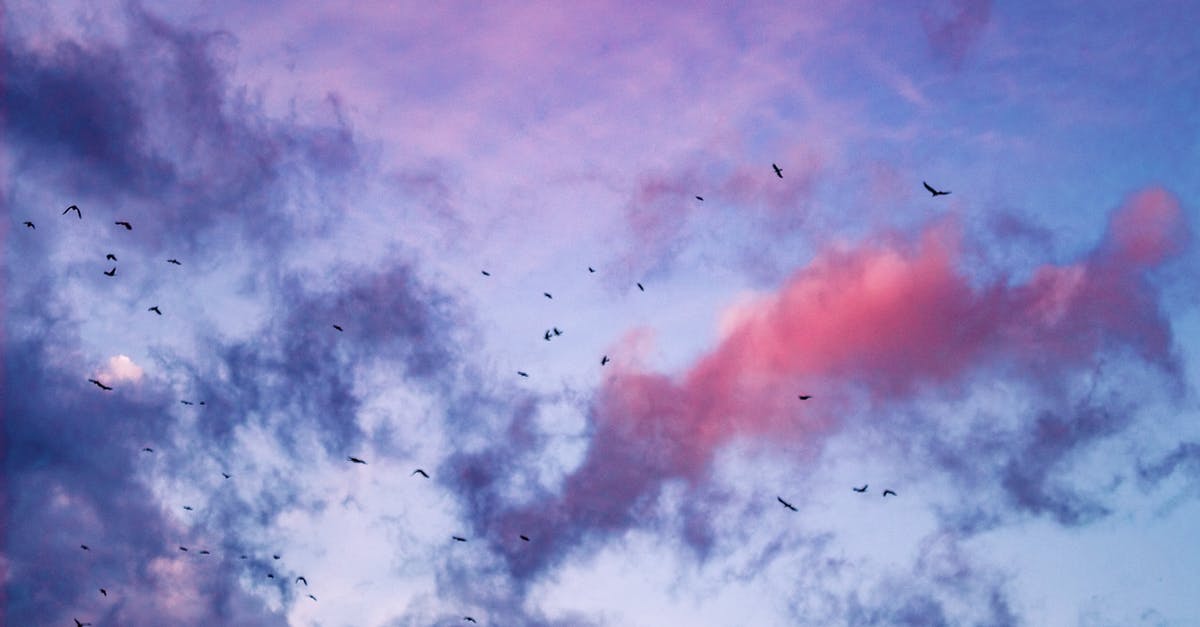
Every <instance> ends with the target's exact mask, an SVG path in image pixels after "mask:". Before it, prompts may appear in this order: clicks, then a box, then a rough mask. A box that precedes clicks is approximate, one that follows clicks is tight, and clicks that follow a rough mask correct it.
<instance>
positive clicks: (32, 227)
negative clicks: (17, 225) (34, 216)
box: [25, 220, 37, 231]
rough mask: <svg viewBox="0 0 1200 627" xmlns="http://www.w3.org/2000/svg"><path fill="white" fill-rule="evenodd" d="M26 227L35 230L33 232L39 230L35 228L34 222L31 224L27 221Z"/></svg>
mask: <svg viewBox="0 0 1200 627" xmlns="http://www.w3.org/2000/svg"><path fill="white" fill-rule="evenodd" d="M25 226H27V227H29V228H31V229H33V230H35V231H36V230H37V227H36V226H34V225H33V223H32V222H30V221H29V220H26V221H25Z"/></svg>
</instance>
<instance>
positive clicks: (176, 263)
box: [167, 259, 183, 266]
mask: <svg viewBox="0 0 1200 627" xmlns="http://www.w3.org/2000/svg"><path fill="white" fill-rule="evenodd" d="M167 263H173V264H175V265H177V266H182V265H183V264H182V263H179V260H178V259H168V260H167Z"/></svg>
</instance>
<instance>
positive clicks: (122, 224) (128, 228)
mask: <svg viewBox="0 0 1200 627" xmlns="http://www.w3.org/2000/svg"><path fill="white" fill-rule="evenodd" d="M113 224H115V225H117V226H123V227H125V230H126V231H132V230H133V225H132V224H130V223H128V222H124V221H121V220H118V221H116V222H113Z"/></svg>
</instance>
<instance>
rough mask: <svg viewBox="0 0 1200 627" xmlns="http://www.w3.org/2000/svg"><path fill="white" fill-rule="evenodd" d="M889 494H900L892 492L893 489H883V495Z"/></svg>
mask: <svg viewBox="0 0 1200 627" xmlns="http://www.w3.org/2000/svg"><path fill="white" fill-rule="evenodd" d="M889 494H890V495H892V496H898V495H897V494H896V493H895V492H892V491H891V490H884V491H883V495H884V496H885V497H886V496H887V495H889Z"/></svg>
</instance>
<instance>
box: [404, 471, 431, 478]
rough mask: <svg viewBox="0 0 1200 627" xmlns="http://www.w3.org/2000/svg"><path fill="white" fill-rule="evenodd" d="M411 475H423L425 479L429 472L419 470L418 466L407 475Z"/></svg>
mask: <svg viewBox="0 0 1200 627" xmlns="http://www.w3.org/2000/svg"><path fill="white" fill-rule="evenodd" d="M413 475H421V476H422V477H425V478H426V479H428V478H429V474H428V473H426V472H425V471H424V470H421V469H420V468H418V469H416V470H414V471H412V475H409V476H410V477H411V476H413Z"/></svg>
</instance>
